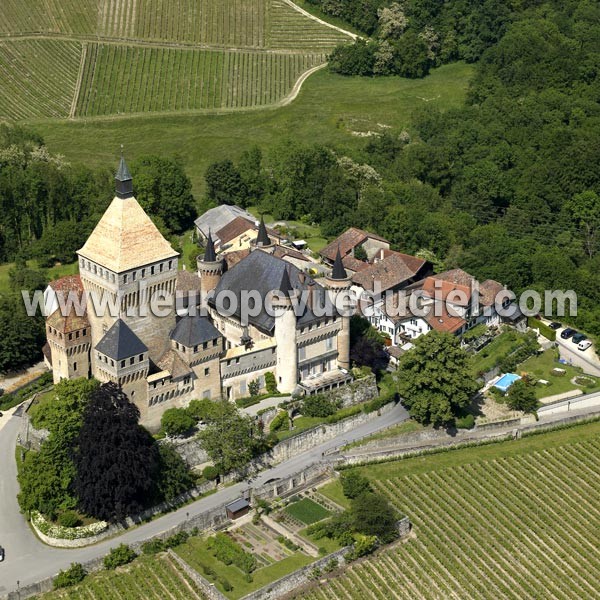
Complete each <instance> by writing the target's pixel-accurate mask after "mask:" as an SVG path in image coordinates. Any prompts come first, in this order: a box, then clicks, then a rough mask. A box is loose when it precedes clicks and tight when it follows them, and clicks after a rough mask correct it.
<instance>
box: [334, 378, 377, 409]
mask: <svg viewBox="0 0 600 600" xmlns="http://www.w3.org/2000/svg"><path fill="white" fill-rule="evenodd" d="M323 395H324V396H327V397H328V398H332V399H334V400H341V402H342V407H343V408H346V407H347V406H354V405H355V404H360V403H361V402H367V401H369V400H373V398H377V396H379V390H378V389H377V382H376V381H375V375H368V376H367V377H363V378H362V379H356V380H354V381H352V382H351V383H348V384H346V385H343V386H341V387H339V388H335V389H333V390H330V391H328V392H324V393H323Z"/></svg>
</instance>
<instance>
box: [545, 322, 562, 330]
mask: <svg viewBox="0 0 600 600" xmlns="http://www.w3.org/2000/svg"><path fill="white" fill-rule="evenodd" d="M548 327H550V329H554V331H556V330H557V329H560V328H561V327H562V323H559V322H558V321H552V323H550V325H548Z"/></svg>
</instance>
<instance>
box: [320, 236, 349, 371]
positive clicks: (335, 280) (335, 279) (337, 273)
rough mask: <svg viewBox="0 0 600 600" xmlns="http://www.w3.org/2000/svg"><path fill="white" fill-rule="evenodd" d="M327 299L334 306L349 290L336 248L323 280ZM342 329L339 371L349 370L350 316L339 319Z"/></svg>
mask: <svg viewBox="0 0 600 600" xmlns="http://www.w3.org/2000/svg"><path fill="white" fill-rule="evenodd" d="M325 284H326V286H327V289H328V292H329V297H330V300H331V302H332V304H334V305H335V304H336V301H337V298H338V296H339V294H340V293H341V292H347V291H348V290H349V289H350V285H351V277H349V276H348V274H347V273H346V269H344V265H343V263H342V255H341V254H340V249H339V247H338V250H337V254H336V257H335V262H334V263H333V269H332V271H331V274H330V275H328V276H327V277H326V278H325ZM340 318H341V320H342V328H341V329H340V331H339V333H338V334H337V348H338V367H340V368H341V369H349V368H350V316H344V315H342V316H341V317H340Z"/></svg>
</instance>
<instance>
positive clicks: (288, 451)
mask: <svg viewBox="0 0 600 600" xmlns="http://www.w3.org/2000/svg"><path fill="white" fill-rule="evenodd" d="M393 408H394V403H393V402H390V403H389V404H386V405H385V406H383V407H382V408H381V409H379V410H378V411H373V412H371V413H359V414H358V415H355V416H353V417H348V418H347V419H343V420H342V421H338V422H337V423H331V424H327V423H325V424H323V425H317V426H316V427H312V428H311V429H307V430H306V431H303V432H302V433H299V434H298V435H294V436H292V437H289V438H287V439H286V440H283V441H282V442H279V444H277V445H276V446H275V447H274V448H273V449H272V450H271V452H270V456H271V459H272V461H273V462H274V463H279V462H282V461H284V460H288V459H289V458H292V457H294V456H297V455H298V454H301V453H302V452H306V451H307V450H311V449H312V448H314V447H315V446H318V445H319V444H322V443H323V442H328V441H329V440H332V439H333V438H335V437H337V436H338V435H343V434H344V433H348V432H349V431H352V430H353V429H356V428H357V427H359V426H360V425H363V424H364V423H368V422H370V421H372V420H374V419H376V418H377V417H378V416H379V415H382V414H385V413H387V412H389V411H390V410H392V409H393Z"/></svg>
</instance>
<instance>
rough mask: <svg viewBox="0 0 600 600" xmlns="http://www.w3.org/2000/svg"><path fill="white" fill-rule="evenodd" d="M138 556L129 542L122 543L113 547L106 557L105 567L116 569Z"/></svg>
mask: <svg viewBox="0 0 600 600" xmlns="http://www.w3.org/2000/svg"><path fill="white" fill-rule="evenodd" d="M136 557H137V554H136V553H135V552H134V551H133V550H132V549H131V548H130V547H129V546H128V545H127V544H121V545H119V546H117V547H116V548H111V549H110V552H109V553H108V554H107V555H106V556H105V557H104V568H105V569H116V568H117V567H120V566H122V565H127V564H129V563H130V562H131V561H133V560H135V558H136Z"/></svg>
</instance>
